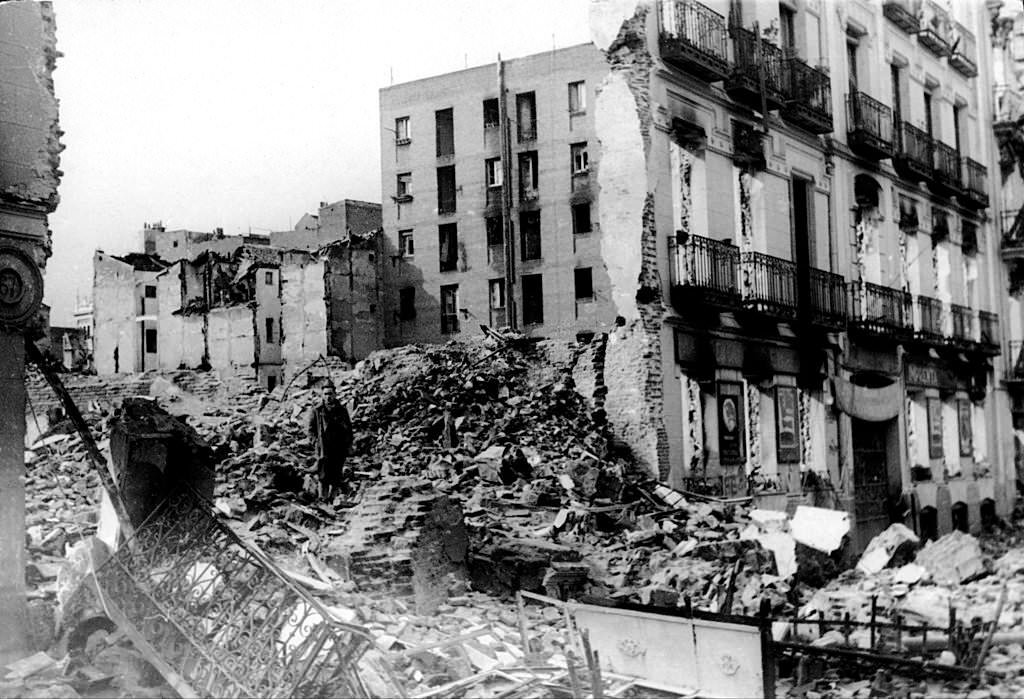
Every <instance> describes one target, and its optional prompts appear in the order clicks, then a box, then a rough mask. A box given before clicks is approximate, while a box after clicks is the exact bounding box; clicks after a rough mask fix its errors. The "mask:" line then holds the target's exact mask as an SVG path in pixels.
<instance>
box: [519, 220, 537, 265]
mask: <svg viewBox="0 0 1024 699" xmlns="http://www.w3.org/2000/svg"><path fill="white" fill-rule="evenodd" d="M519 233H520V242H521V247H522V254H523V259H524V260H539V259H540V256H541V250H540V212H539V211H523V212H521V213H520V214H519Z"/></svg>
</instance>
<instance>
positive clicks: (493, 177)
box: [484, 158, 503, 187]
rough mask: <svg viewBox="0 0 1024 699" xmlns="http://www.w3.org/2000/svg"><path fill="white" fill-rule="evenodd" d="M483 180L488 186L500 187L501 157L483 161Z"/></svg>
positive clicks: (501, 180)
mask: <svg viewBox="0 0 1024 699" xmlns="http://www.w3.org/2000/svg"><path fill="white" fill-rule="evenodd" d="M484 181H485V182H486V183H487V186H488V187H500V186H501V184H502V182H503V177H502V171H501V158H488V159H487V160H485V161H484Z"/></svg>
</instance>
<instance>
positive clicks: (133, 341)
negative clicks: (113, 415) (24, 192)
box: [93, 200, 385, 390]
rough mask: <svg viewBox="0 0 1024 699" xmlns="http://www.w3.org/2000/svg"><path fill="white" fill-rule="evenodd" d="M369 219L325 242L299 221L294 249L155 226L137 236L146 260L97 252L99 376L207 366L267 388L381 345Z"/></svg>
mask: <svg viewBox="0 0 1024 699" xmlns="http://www.w3.org/2000/svg"><path fill="white" fill-rule="evenodd" d="M346 201H347V200H346ZM364 204H365V203H364ZM325 206H327V207H332V206H335V205H330V204H327V205H325ZM367 206H370V207H372V206H374V205H367ZM336 208H340V209H341V210H342V211H344V208H345V207H344V206H342V207H336ZM362 208H363V209H365V208H366V207H365V206H364V207H362ZM330 215H331V214H329V215H328V216H327V217H322V218H321V220H323V218H328V219H329V218H330ZM377 216H378V218H377V221H378V228H377V229H376V230H375V229H369V230H368V232H363V231H362V230H360V231H359V232H353V225H347V226H345V225H342V227H341V228H340V229H339V230H340V234H339V235H337V236H334V237H333V238H330V239H329V238H326V237H324V236H323V235H322V234H320V233H319V232H318V230H317V228H316V224H315V222H314V225H313V226H312V227H307V226H309V222H308V221H306V220H303V221H300V226H302V227H303V228H302V229H301V230H300V229H296V235H295V236H293V238H294V239H291V242H292V243H295V244H296V245H297V247H295V248H285V247H277V246H273V245H270V244H268V242H269V240H270V237H257V236H224V235H223V234H222V233H221V232H219V231H218V232H215V233H214V234H212V235H211V234H202V233H195V232H193V231H182V230H176V231H167V230H164V229H163V227H162V226H160V225H159V224H157V225H154V226H149V225H147V226H146V228H145V230H144V231H143V235H144V241H145V246H146V249H147V250H153V251H154V253H153V254H146V253H131V254H129V255H124V256H121V257H115V256H111V255H107V254H105V253H102V252H97V253H96V257H95V259H94V286H93V299H94V309H95V310H94V317H95V336H94V356H95V364H96V370H97V373H99V374H115V373H133V372H140V371H150V370H161V371H173V370H177V369H207V370H214V371H218V372H222V373H224V374H227V375H234V376H249V377H251V378H253V379H254V380H255V381H256V382H257V383H258V384H259V385H260V386H262V387H264V388H266V389H268V390H273V389H274V388H275V387H276V386H278V385H279V384H281V383H282V382H283V380H284V379H285V377H287V376H290V375H291V373H292V372H294V371H298V370H300V369H302V368H303V367H305V366H306V365H308V364H309V363H310V362H312V361H313V360H315V359H316V358H317V357H320V356H324V357H328V356H330V357H338V358H340V359H343V360H346V361H354V360H358V359H361V358H363V357H365V356H366V355H367V354H369V353H370V352H372V351H373V350H375V349H379V348H380V347H382V346H383V342H384V339H383V335H384V333H383V327H384V322H383V318H382V317H381V312H382V305H381V303H380V296H381V288H380V287H381V279H382V271H381V269H380V264H381V260H383V259H384V257H385V256H384V254H383V252H382V249H381V245H382V239H383V237H382V236H381V235H379V206H378V207H377ZM371 218H372V217H371ZM352 224H354V225H355V226H356V227H358V228H360V229H362V228H367V227H368V223H367V222H366V221H359V222H357V221H352ZM273 235H279V234H273ZM321 239H322V242H321ZM282 242H285V240H284V239H282ZM175 243H176V244H175ZM300 244H301V247H298V245H300ZM307 245H308V246H311V247H312V249H306V247H307ZM159 253H163V255H166V256H167V257H166V258H165V257H164V256H163V255H161V254H159Z"/></svg>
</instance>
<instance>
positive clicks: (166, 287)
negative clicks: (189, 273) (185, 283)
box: [156, 265, 185, 371]
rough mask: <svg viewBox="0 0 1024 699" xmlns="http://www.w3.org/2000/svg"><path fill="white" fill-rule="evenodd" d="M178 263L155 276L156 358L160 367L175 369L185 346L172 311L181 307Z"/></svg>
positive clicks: (178, 317) (181, 325)
mask: <svg viewBox="0 0 1024 699" xmlns="http://www.w3.org/2000/svg"><path fill="white" fill-rule="evenodd" d="M179 267H180V265H174V266H173V267H171V268H170V269H169V270H167V272H165V273H164V274H161V275H160V276H158V277H157V278H156V297H157V360H158V363H159V367H160V369H163V370H165V371H169V370H174V369H177V368H178V367H179V366H180V365H181V362H182V356H183V352H184V348H185V337H184V334H183V325H184V324H183V323H182V317H181V316H180V315H174V311H176V310H178V309H179V308H180V307H181V280H180V279H179V278H178V271H179Z"/></svg>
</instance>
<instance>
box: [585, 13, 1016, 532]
mask: <svg viewBox="0 0 1024 699" xmlns="http://www.w3.org/2000/svg"><path fill="white" fill-rule="evenodd" d="M912 5H913V6H912ZM591 23H592V34H593V38H594V43H595V44H596V45H597V47H598V48H599V49H600V50H601V51H602V52H603V53H604V56H605V58H606V61H607V70H606V72H605V75H604V76H603V77H602V78H601V79H600V81H599V83H598V84H597V85H596V86H595V87H596V90H595V92H596V96H595V99H594V111H595V115H594V119H595V136H596V139H595V140H596V142H597V144H598V145H597V146H596V147H595V148H594V149H593V150H594V151H595V153H594V155H592V157H593V158H594V159H595V160H599V161H600V163H601V167H600V168H599V170H598V172H597V177H596V182H595V185H596V188H597V192H598V194H597V202H598V206H597V207H596V212H595V213H596V215H595V222H596V226H597V227H599V228H600V230H601V236H602V254H603V261H604V264H605V266H606V269H607V275H608V279H609V283H610V289H609V295H610V298H611V299H612V301H613V305H614V309H615V310H614V313H615V314H616V315H619V316H621V317H622V318H623V319H624V320H625V324H624V325H622V326H621V327H619V328H617V329H616V330H615V331H613V332H612V333H610V334H609V335H608V336H607V339H606V340H602V339H599V340H598V343H599V344H600V347H598V348H595V349H594V353H595V355H596V354H598V353H599V354H600V362H599V363H598V362H596V361H595V366H598V365H599V368H600V371H601V372H602V375H603V383H604V384H605V385H606V386H607V395H606V396H604V397H603V409H604V411H605V412H606V414H607V417H608V421H609V423H610V425H611V426H612V428H613V430H614V431H615V432H616V434H618V435H619V436H620V437H622V438H623V439H624V440H625V441H626V442H627V443H628V444H629V445H630V446H631V447H632V449H633V451H634V453H635V454H636V455H637V456H638V457H639V459H640V460H641V461H642V462H644V463H646V464H647V466H648V468H649V470H650V472H651V475H652V476H655V477H657V478H659V479H661V480H664V481H667V482H668V483H670V484H671V485H674V486H676V487H686V486H689V487H690V488H696V487H701V486H707V485H708V484H712V485H713V486H714V487H715V488H716V489H717V490H718V491H720V492H723V493H725V494H735V493H745V492H747V489H748V487H749V486H752V487H753V490H754V492H757V493H758V499H759V501H760V502H761V503H762V506H770V507H777V508H780V509H782V508H787V509H792V508H793V507H795V505H796V504H798V503H813V504H823V505H827V506H832V507H837V508H841V509H845V510H847V511H849V512H850V513H851V519H852V520H853V521H854V523H855V530H854V535H855V540H854V545H855V547H856V548H858V549H860V548H863V546H864V545H865V544H866V543H867V542H868V541H869V540H870V538H871V537H872V536H873V535H874V534H876V533H877V532H879V531H881V529H884V528H885V527H886V526H888V524H889V523H890V521H896V520H898V521H905V522H906V523H907V524H909V525H911V526H913V527H914V528H915V529H917V530H918V531H919V532H920V533H921V534H922V535H924V536H925V537H927V538H935V537H936V536H937V535H941V534H942V533H945V532H948V531H950V530H951V529H952V528H954V527H955V528H960V529H964V530H977V528H979V527H980V525H981V523H982V520H983V519H984V518H987V517H991V516H994V515H995V513H996V512H998V513H999V514H1007V513H1008V512H1009V510H1010V509H1011V507H1012V503H1013V497H1014V496H1013V493H1014V491H1015V487H1014V483H1015V478H1014V473H1013V467H1012V456H1011V453H1010V439H1011V436H1010V430H1009V424H1008V416H1009V411H1008V406H1007V404H1006V397H1005V392H1004V391H1003V388H1002V385H1001V384H1000V383H999V382H998V381H996V380H995V378H994V377H995V376H997V375H998V374H997V370H999V369H1001V367H1000V359H999V358H998V355H999V354H1000V348H1001V338H1000V331H999V324H998V310H999V306H1000V299H1001V298H1002V296H1001V294H1002V284H1001V282H1000V278H1001V267H1000V265H999V263H998V240H997V238H996V235H995V230H994V228H993V224H992V220H993V218H995V216H996V214H997V212H998V205H997V204H993V202H992V201H991V199H992V197H990V193H991V192H990V189H991V187H993V184H992V182H990V180H989V179H988V178H987V173H988V172H991V171H994V169H993V168H992V167H990V164H991V163H993V162H994V159H993V157H994V155H993V154H994V148H993V146H992V139H991V135H990V134H991V131H990V128H991V127H990V124H991V103H990V100H991V94H992V93H991V90H990V86H991V84H992V76H991V75H990V65H988V61H986V59H985V56H988V55H990V52H989V33H988V32H989V27H990V22H989V17H988V14H987V13H986V12H985V10H984V8H983V7H982V6H981V5H979V4H976V3H954V4H953V7H952V8H949V7H944V6H941V5H939V4H936V3H934V2H925V3H921V4H919V6H918V4H913V3H909V2H898V1H890V0H887V1H886V2H883V3H868V2H859V1H852V2H843V3H839V2H804V1H801V0H797V1H796V2H788V1H784V2H782V3H778V4H776V3H765V2H753V1H752V0H740V1H733V2H725V1H722V2H708V3H706V4H701V3H698V2H694V1H692V0H664V1H662V2H608V1H605V0H595V2H593V4H592V6H591Z"/></svg>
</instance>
